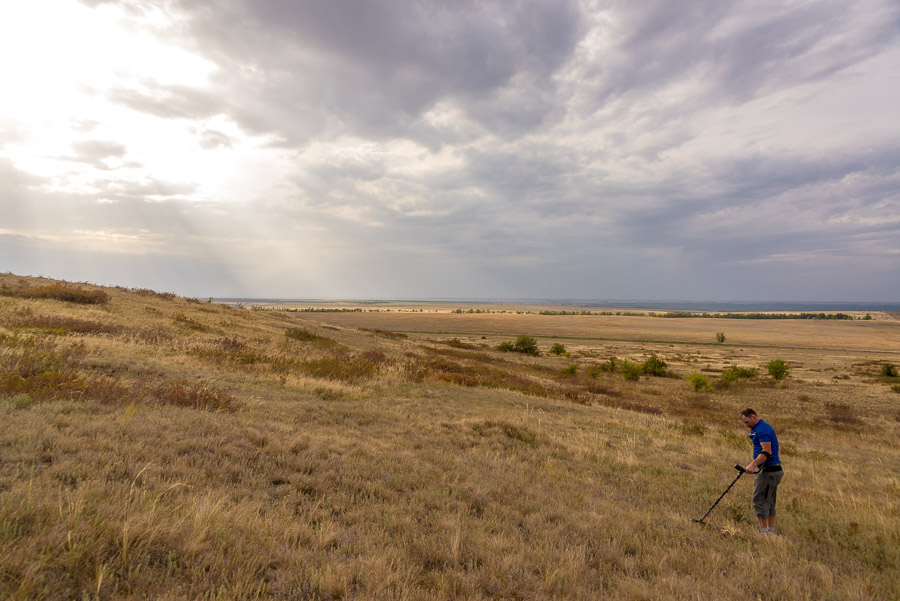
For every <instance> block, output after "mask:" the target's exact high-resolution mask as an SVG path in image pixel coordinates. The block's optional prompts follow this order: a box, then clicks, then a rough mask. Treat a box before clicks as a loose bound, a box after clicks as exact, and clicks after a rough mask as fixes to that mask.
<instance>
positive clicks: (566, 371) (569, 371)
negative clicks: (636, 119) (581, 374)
mask: <svg viewBox="0 0 900 601" xmlns="http://www.w3.org/2000/svg"><path fill="white" fill-rule="evenodd" d="M577 372H578V366H577V365H570V366H569V367H567V368H565V369H563V370H562V371H560V372H559V373H560V374H561V375H564V376H574V375H575V374H576V373H577Z"/></svg>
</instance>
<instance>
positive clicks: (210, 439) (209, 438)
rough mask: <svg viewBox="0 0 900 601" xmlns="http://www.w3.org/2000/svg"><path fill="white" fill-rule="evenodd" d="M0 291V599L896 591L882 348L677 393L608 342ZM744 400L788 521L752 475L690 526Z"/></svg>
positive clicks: (671, 380) (892, 453)
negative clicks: (638, 372) (493, 336)
mask: <svg viewBox="0 0 900 601" xmlns="http://www.w3.org/2000/svg"><path fill="white" fill-rule="evenodd" d="M0 288H2V289H3V290H5V291H14V293H13V292H11V293H9V294H4V295H3V296H0V598H3V599H146V598H154V599H164V600H165V599H171V600H175V599H479V598H481V599H594V598H603V597H609V598H617V599H659V598H668V599H697V598H722V599H738V598H741V599H745V598H760V599H810V598H817V599H818V598H829V599H873V600H874V599H891V598H900V585H898V582H897V579H896V569H897V567H898V565H900V552H898V549H900V535H898V532H900V527H898V526H900V516H898V499H900V494H898V493H900V485H898V478H897V474H896V473H895V472H894V471H892V470H890V469H888V466H895V465H900V452H898V451H897V449H896V444H895V442H896V439H897V435H898V434H900V421H898V417H900V416H898V413H897V398H898V397H897V394H896V393H893V392H892V391H891V388H890V386H891V383H890V382H884V381H880V380H878V379H877V378H876V377H875V376H868V375H865V374H868V372H869V371H872V372H873V373H874V372H876V371H877V369H878V364H877V362H872V365H869V366H866V367H864V368H863V367H860V364H859V363H857V364H848V365H847V374H848V378H849V377H851V376H852V378H853V379H852V380H846V381H845V380H842V379H835V380H834V382H833V383H827V384H820V383H815V384H810V383H808V382H804V381H802V380H800V379H788V380H786V381H784V382H774V381H771V380H770V379H767V378H764V377H759V378H741V379H739V380H736V381H732V382H731V383H730V384H727V385H720V386H718V387H716V388H717V389H716V390H710V391H704V392H694V391H693V389H692V388H691V386H690V384H689V383H688V382H687V381H686V380H685V379H684V377H681V376H686V375H687V372H685V373H679V371H678V370H679V369H681V366H680V364H679V363H678V362H677V360H675V359H676V358H673V357H664V358H665V359H666V360H667V361H668V363H669V366H670V369H669V372H670V375H672V376H676V377H660V378H648V377H642V378H641V379H640V380H639V381H637V382H629V381H626V380H625V379H624V378H623V377H622V375H621V374H620V373H617V372H615V371H603V370H602V369H599V367H600V366H601V365H602V364H603V362H605V361H606V359H607V357H608V356H610V355H612V354H615V351H614V350H612V349H610V348H606V347H602V346H596V347H594V348H591V349H585V350H583V351H580V352H576V353H573V354H572V356H570V357H552V356H546V355H542V356H538V357H534V356H526V355H518V354H515V353H501V352H499V351H496V350H494V349H492V348H490V347H481V346H478V345H477V344H472V345H466V346H460V345H459V344H455V343H450V344H448V342H447V341H440V340H428V339H423V338H411V337H407V336H404V335H398V334H395V333H393V332H390V331H387V330H383V329H378V328H375V329H369V330H364V329H357V328H354V327H340V326H333V325H327V324H322V323H318V322H316V321H312V320H308V319H307V316H305V315H304V314H298V313H286V312H277V311H259V310H252V309H243V308H234V307H229V306H226V305H221V304H213V303H204V302H199V301H197V300H195V299H184V298H179V297H176V296H175V295H172V294H167V293H155V292H152V291H147V290H128V289H123V288H101V287H97V286H91V285H88V284H67V283H62V282H53V281H49V280H44V279H39V278H22V277H17V276H13V275H10V274H4V275H0ZM49 288H52V289H57V288H60V289H68V290H67V292H66V293H65V294H61V295H59V296H47V295H43V293H42V294H37V293H29V292H28V291H29V290H39V289H49ZM79 291H80V292H79ZM104 295H105V299H106V300H105V301H103V302H91V303H87V302H79V301H73V300H71V298H68V297H69V296H71V297H72V298H103V296H104ZM519 333H521V332H519ZM513 337H514V336H513ZM630 359H631V360H632V361H635V362H636V361H638V360H639V359H640V357H636V356H632V357H630ZM571 365H575V366H576V369H575V370H572V369H569V368H570V367H571ZM592 367H596V369H592ZM860 370H868V371H864V372H861V371H860ZM861 373H863V375H860V374H861ZM711 376H713V374H711ZM835 376H836V377H838V376H843V374H839V373H838V374H835ZM713 379H714V381H715V378H714V376H713ZM869 380H871V381H869ZM746 405H752V406H755V407H756V408H757V409H758V410H760V411H761V412H762V413H763V415H764V417H765V418H767V419H770V421H772V422H773V423H775V424H776V426H778V427H779V434H780V435H781V437H782V445H783V451H782V453H783V456H784V461H785V463H786V465H787V466H788V467H787V475H786V476H785V481H784V484H783V487H782V490H783V492H782V496H781V498H780V499H779V504H780V509H781V517H780V518H779V529H780V530H781V531H782V533H783V535H781V536H776V537H767V538H761V537H758V536H757V535H756V533H755V528H754V527H753V524H752V515H751V511H750V507H749V498H748V497H749V479H746V480H745V479H742V480H741V481H740V482H739V484H738V485H737V486H735V489H734V490H733V491H732V492H731V493H730V495H729V496H728V497H726V498H725V499H724V500H723V501H722V503H721V504H720V505H719V507H717V508H716V512H715V513H714V514H713V515H712V516H711V517H710V518H709V520H708V521H709V522H710V525H709V526H707V527H701V526H698V525H696V524H693V523H691V522H690V518H692V517H699V515H702V514H703V512H704V511H705V510H706V509H707V508H708V506H709V504H710V503H711V502H712V501H713V500H714V499H715V498H716V497H717V496H718V494H719V493H720V492H721V490H723V489H724V487H725V486H726V485H727V484H728V482H730V480H731V479H732V477H733V475H732V472H731V471H729V470H730V466H731V465H732V464H734V463H735V462H736V461H740V462H741V463H744V460H745V459H747V457H748V455H749V448H748V447H749V444H748V443H747V441H746V440H745V439H746V436H745V433H744V432H743V431H742V430H741V429H740V428H739V426H738V424H737V420H736V418H735V416H736V414H737V412H738V411H739V410H740V408H742V407H744V406H746Z"/></svg>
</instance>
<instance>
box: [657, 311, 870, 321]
mask: <svg viewBox="0 0 900 601" xmlns="http://www.w3.org/2000/svg"><path fill="white" fill-rule="evenodd" d="M651 315H652V316H654V317H701V318H703V317H707V318H716V319H853V316H852V315H847V314H846V313H690V312H687V311H670V312H668V313H661V314H659V313H654V314H651Z"/></svg>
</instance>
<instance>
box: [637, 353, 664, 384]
mask: <svg viewBox="0 0 900 601" xmlns="http://www.w3.org/2000/svg"><path fill="white" fill-rule="evenodd" d="M668 367H669V366H668V365H667V364H666V362H665V361H663V360H662V359H660V358H659V357H657V356H656V355H655V354H654V355H650V356H649V357H647V358H646V359H645V360H644V365H643V368H642V371H643V372H644V373H645V374H647V375H648V376H656V377H658V378H661V377H665V376H666V374H667V370H668Z"/></svg>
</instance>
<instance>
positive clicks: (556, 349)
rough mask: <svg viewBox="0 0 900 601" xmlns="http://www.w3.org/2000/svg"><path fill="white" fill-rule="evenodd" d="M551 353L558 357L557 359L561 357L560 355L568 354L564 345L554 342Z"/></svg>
mask: <svg viewBox="0 0 900 601" xmlns="http://www.w3.org/2000/svg"><path fill="white" fill-rule="evenodd" d="M549 352H550V354H551V355H556V356H557V357H559V356H560V355H565V354H566V347H565V345H563V344H562V343H559V342H554V343H553V346H551V347H550V351H549Z"/></svg>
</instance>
